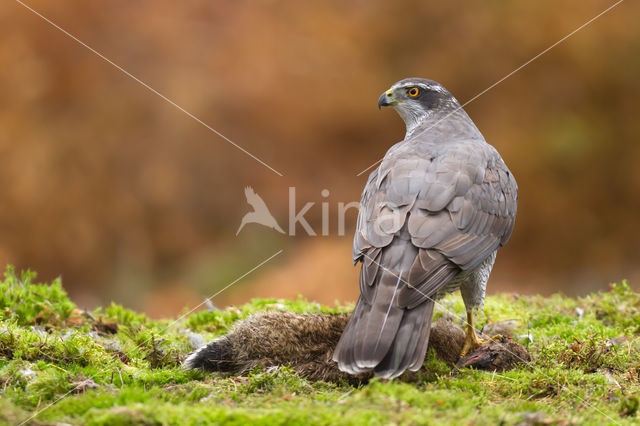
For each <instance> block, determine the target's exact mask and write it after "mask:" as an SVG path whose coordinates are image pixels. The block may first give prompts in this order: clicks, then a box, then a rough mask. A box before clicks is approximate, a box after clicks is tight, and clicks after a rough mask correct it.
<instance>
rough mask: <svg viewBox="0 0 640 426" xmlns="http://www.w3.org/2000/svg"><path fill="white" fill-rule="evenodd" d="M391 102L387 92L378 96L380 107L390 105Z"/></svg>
mask: <svg viewBox="0 0 640 426" xmlns="http://www.w3.org/2000/svg"><path fill="white" fill-rule="evenodd" d="M388 105H390V104H389V98H388V97H387V93H386V92H385V93H383V94H382V95H380V97H379V98H378V109H381V108H382V107H383V106H388Z"/></svg>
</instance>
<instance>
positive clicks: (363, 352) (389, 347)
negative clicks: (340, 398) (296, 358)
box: [333, 271, 434, 379]
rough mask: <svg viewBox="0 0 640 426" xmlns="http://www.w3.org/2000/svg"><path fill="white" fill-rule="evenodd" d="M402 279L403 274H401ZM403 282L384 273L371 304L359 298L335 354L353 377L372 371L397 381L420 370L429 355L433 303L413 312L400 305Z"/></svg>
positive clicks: (427, 302) (416, 308) (339, 364)
mask: <svg viewBox="0 0 640 426" xmlns="http://www.w3.org/2000/svg"><path fill="white" fill-rule="evenodd" d="M400 276H401V275H400ZM400 283H401V280H400V279H398V276H397V275H395V274H391V273H389V272H386V271H385V272H383V273H382V274H381V277H380V281H379V282H378V283H377V287H376V294H375V296H374V299H373V301H372V303H371V304H369V303H368V301H367V299H366V298H364V297H362V296H361V297H360V299H358V303H357V304H356V308H355V310H354V313H353V315H352V317H351V320H350V321H349V323H348V325H347V327H346V328H345V330H344V332H343V334H342V336H341V338H340V342H339V343H338V346H337V347H336V349H335V351H334V353H333V360H334V361H336V362H338V367H339V368H340V370H342V371H345V372H348V373H350V374H358V373H363V372H366V371H373V372H374V373H375V375H376V376H379V377H383V378H389V379H391V378H395V377H398V376H399V375H401V374H402V373H403V372H404V371H406V370H412V371H416V370H418V369H419V368H420V366H421V365H422V363H423V361H424V357H425V354H426V352H427V346H428V341H429V331H430V329H431V319H432V317H433V307H434V302H433V301H432V300H427V301H425V302H424V303H422V304H421V305H418V306H416V307H414V308H412V309H408V308H401V307H399V306H398V304H397V294H398V288H399V284H400Z"/></svg>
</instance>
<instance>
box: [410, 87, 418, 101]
mask: <svg viewBox="0 0 640 426" xmlns="http://www.w3.org/2000/svg"><path fill="white" fill-rule="evenodd" d="M407 93H408V94H409V96H411V97H412V98H415V97H416V96H418V93H420V91H419V90H418V88H417V87H412V88H411V89H409V90H407Z"/></svg>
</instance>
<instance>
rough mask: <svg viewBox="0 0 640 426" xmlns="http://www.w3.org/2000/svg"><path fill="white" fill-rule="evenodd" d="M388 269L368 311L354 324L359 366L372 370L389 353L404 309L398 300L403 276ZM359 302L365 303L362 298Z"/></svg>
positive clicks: (357, 363)
mask: <svg viewBox="0 0 640 426" xmlns="http://www.w3.org/2000/svg"><path fill="white" fill-rule="evenodd" d="M401 276H402V273H400V274H398V275H397V276H396V275H394V274H391V273H389V272H387V271H385V272H384V273H383V274H382V276H381V278H380V281H379V282H378V284H377V288H376V294H375V298H374V300H373V304H372V305H371V308H370V310H369V312H368V313H367V314H366V315H363V317H362V319H361V323H360V324H359V325H358V327H355V330H356V331H355V333H356V347H355V353H354V356H355V358H356V365H357V366H358V367H359V368H361V369H362V368H365V369H371V368H373V367H375V366H376V365H378V364H379V363H380V361H382V359H383V358H384V357H385V356H386V354H387V352H389V348H390V347H391V345H392V343H393V340H394V337H395V335H396V333H397V332H398V327H400V322H401V321H402V317H403V312H404V309H402V308H400V307H399V306H398V304H397V303H396V297H397V296H396V295H397V294H398V289H399V288H400V286H401V284H402V279H401V278H400V277H401ZM359 303H366V302H365V301H364V300H361V301H360V302H359Z"/></svg>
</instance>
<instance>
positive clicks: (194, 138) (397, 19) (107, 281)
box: [0, 0, 640, 315]
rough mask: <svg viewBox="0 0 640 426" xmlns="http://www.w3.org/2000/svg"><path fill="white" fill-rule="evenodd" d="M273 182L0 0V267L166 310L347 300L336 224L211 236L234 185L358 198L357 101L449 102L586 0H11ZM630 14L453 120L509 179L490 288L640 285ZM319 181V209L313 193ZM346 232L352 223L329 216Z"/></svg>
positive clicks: (634, 49)
mask: <svg viewBox="0 0 640 426" xmlns="http://www.w3.org/2000/svg"><path fill="white" fill-rule="evenodd" d="M27 4H28V5H29V6H30V7H32V8H34V9H35V10H37V11H38V12H39V13H42V14H43V15H44V16H46V17H47V18H48V19H50V20H51V21H52V22H54V23H55V24H57V25H59V26H60V27H62V28H64V29H65V30H67V31H69V33H71V34H73V35H74V36H76V37H78V39H80V40H82V42H84V43H86V44H87V45H89V46H91V47H92V48H94V49H96V50H97V51H99V52H100V53H102V54H103V55H104V56H105V57H107V58H109V59H110V60H112V61H113V62H114V63H115V64H117V65H119V66H121V67H122V68H123V69H124V70H126V71H127V72H129V73H131V74H132V75H134V76H136V77H137V78H139V79H140V80H141V81H144V82H145V83H146V84H148V85H149V86H150V87H152V88H153V89H155V90H157V91H158V92H160V93H162V94H163V95H165V96H166V97H168V98H170V99H171V100H172V101H173V102H175V103H176V104H177V105H179V106H181V107H182V108H184V109H185V110H187V111H189V112H190V113H192V114H193V115H194V116H196V117H198V118H199V119H201V120H202V121H203V122H204V123H207V124H208V125H210V126H211V127H213V128H215V129H216V130H218V131H220V132H221V133H223V134H224V135H225V136H227V137H228V138H230V139H231V140H233V141H234V142H235V143H237V144H238V145H240V146H242V147H243V148H244V149H246V150H248V151H249V152H251V153H252V154H254V155H256V156H257V157H259V158H260V159H262V160H263V161H264V162H266V163H267V164H268V165H269V166H271V167H273V168H274V169H276V170H278V171H279V172H281V173H282V174H284V176H282V177H280V176H278V175H277V174H275V173H273V172H272V171H271V170H269V169H268V168H266V167H264V166H263V165H261V164H259V163H258V162H257V161H255V160H254V159H252V158H250V157H249V156H247V155H246V154H244V153H243V152H241V151H240V150H238V149H237V148H235V147H234V146H232V145H231V144H230V143H228V142H226V141H225V140H223V139H221V138H220V137H219V136H217V135H215V134H214V133H212V132H211V131H209V130H208V129H207V128H205V127H204V126H203V125H201V124H200V123H198V122H196V121H195V120H193V119H192V118H190V117H188V116H187V115H186V114H185V113H184V112H182V111H180V110H179V109H177V108H176V107H174V106H172V105H170V104H169V103H167V102H166V101H165V100H163V99H162V98H160V97H159V96H158V95H157V94H155V93H152V92H151V91H150V90H148V89H147V88H145V87H143V86H142V85H141V84H140V83H138V82H136V81H134V80H133V79H132V78H130V77H129V76H127V75H125V74H124V73H123V72H122V71H120V70H118V69H116V68H115V67H114V66H113V65H111V64H109V63H107V62H106V61H105V60H103V59H101V58H100V57H98V56H97V55H96V54H94V53H92V52H91V51H89V50H88V49H87V48H85V47H83V46H81V45H80V44H78V43H77V42H76V41H74V40H72V39H71V38H69V37H68V36H66V35H65V34H63V33H62V32H61V31H59V30H58V29H56V28H54V27H53V26H52V25H50V24H49V23H47V22H45V21H44V20H43V19H41V18H40V17H38V16H36V15H35V14H34V13H33V12H31V11H29V10H28V9H26V8H25V7H23V6H22V5H20V4H19V3H12V2H7V3H5V4H3V5H2V6H1V8H0V34H1V37H0V58H1V59H2V64H3V66H2V67H0V94H1V96H0V154H1V157H0V158H1V161H2V166H1V167H0V188H2V189H1V191H0V264H6V263H11V264H14V265H16V266H17V267H19V268H23V267H30V268H33V269H35V270H37V271H38V272H39V274H40V277H41V278H42V279H50V278H52V277H55V276H58V275H61V276H62V277H63V282H64V285H65V287H66V288H67V289H68V290H69V291H70V293H71V295H72V297H73V298H75V300H78V301H79V303H83V304H86V305H87V306H92V305H95V304H98V303H105V302H107V301H109V300H111V299H114V300H116V301H118V302H121V303H124V304H125V305H127V306H131V307H136V308H141V309H145V310H147V311H148V312H151V313H152V314H153V315H162V314H167V315H168V314H171V313H173V312H176V311H178V310H179V309H180V308H181V307H182V306H185V305H193V304H194V303H196V302H198V301H200V300H202V298H203V297H204V296H205V295H210V294H212V293H214V292H215V291H217V290H219V289H221V288H223V287H224V286H226V285H227V284H229V283H230V282H232V281H233V280H234V279H236V278H237V277H238V276H240V275H242V274H244V273H245V272H246V271H248V270H250V269H251V268H253V267H254V266H255V265H257V264H259V263H260V262H261V261H262V260H264V259H266V258H268V257H269V256H271V255H272V254H273V253H275V252H277V251H278V250H279V249H284V251H283V252H282V254H281V255H279V256H278V257H277V258H275V259H274V260H273V261H271V262H269V263H268V264H267V265H265V266H264V267H262V268H260V269H258V270H256V271H254V272H252V274H251V275H249V276H247V277H246V278H244V279H243V280H242V281H241V282H239V283H238V284H237V285H235V286H234V287H233V288H230V289H229V290H227V291H226V292H224V293H223V294H221V295H220V296H219V298H218V299H217V300H218V302H216V300H214V303H219V304H220V305H224V304H227V303H231V302H234V303H239V302H241V301H243V300H246V299H247V298H249V297H251V296H254V295H255V296H270V295H272V296H286V297H292V296H294V295H295V294H298V293H299V294H302V295H304V296H306V297H309V298H312V299H317V300H319V301H322V302H325V303H330V302H332V301H333V300H342V301H345V300H353V299H354V298H355V296H356V295H357V270H354V269H353V268H352V266H351V264H350V262H351V259H350V258H351V253H350V247H351V233H352V231H348V232H347V235H346V236H342V237H341V236H338V235H335V232H333V231H335V223H334V222H332V223H331V226H332V228H331V229H332V230H333V231H332V234H331V235H330V236H327V237H323V236H318V237H309V236H306V234H305V233H304V232H302V231H301V230H299V232H298V235H297V236H296V237H289V236H283V235H280V234H277V233H276V232H274V231H272V230H268V229H266V228H265V229H263V228H260V227H259V226H258V225H253V226H248V227H247V228H245V229H244V230H243V231H242V232H241V233H240V235H239V236H237V237H236V236H235V232H236V230H237V227H238V225H239V223H240V219H241V217H242V215H243V214H244V213H246V212H247V211H249V207H248V206H247V204H246V201H245V198H244V194H243V190H244V187H245V186H248V185H250V186H253V187H254V189H255V190H256V192H257V193H259V194H260V195H261V196H262V197H263V198H264V200H265V202H267V204H268V205H269V208H270V209H271V211H272V213H273V214H274V216H275V217H277V218H278V219H279V221H281V223H283V224H286V222H287V215H288V208H289V207H288V188H289V187H291V186H293V187H296V191H297V197H298V200H299V203H300V204H304V203H306V202H308V201H311V202H315V203H316V205H315V206H314V208H313V209H311V210H310V211H309V213H308V214H307V216H306V217H307V219H308V221H309V222H310V223H312V224H313V225H314V226H315V227H316V228H319V227H320V220H321V219H320V216H321V209H320V207H319V203H321V202H327V203H329V206H330V207H329V208H330V210H331V212H332V213H335V211H336V206H337V203H338V202H340V201H342V202H350V201H354V200H358V199H359V196H360V192H361V189H362V187H363V185H364V183H365V180H366V175H367V173H365V174H363V175H361V176H357V174H358V173H359V172H361V171H362V170H363V169H365V168H367V167H368V166H370V165H371V164H372V163H374V162H375V161H376V160H378V159H379V158H380V157H381V156H382V155H383V154H384V152H385V151H386V149H387V148H388V147H389V146H391V145H392V144H393V143H394V142H397V141H399V140H400V139H401V138H402V136H403V133H404V129H403V124H402V122H401V121H400V119H399V118H398V117H397V116H396V115H395V114H394V113H393V112H392V111H390V110H384V111H378V110H377V108H376V100H377V98H378V95H379V94H380V93H381V92H382V91H384V90H386V89H387V88H388V87H389V86H390V85H391V84H392V83H393V82H395V81H397V80H399V79H401V78H404V77H408V76H421V77H427V78H431V79H434V80H437V81H439V82H441V83H442V84H444V85H445V86H446V87H447V88H448V89H449V90H450V91H451V92H452V93H453V94H454V95H455V96H456V97H457V98H458V99H459V100H460V101H461V102H463V103H464V102H465V101H467V100H469V99H472V98H473V97H474V96H475V95H477V94H478V93H480V92H482V91H483V90H484V89H486V88H487V87H489V86H491V85H492V84H493V83H495V82H496V81H498V80H500V79H501V78H502V77H504V76H506V75H507V74H509V73H510V72H511V71H513V70H515V69H516V68H517V67H518V66H520V65H521V64H523V63H525V62H526V61H528V60H529V59H531V58H532V57H534V56H535V55H536V54H538V53H539V52H541V51H542V50H544V49H545V48H547V47H549V46H550V45H552V44H553V43H555V42H556V41H558V40H560V39H561V38H562V37H564V36H565V35H567V34H568V33H570V32H571V31H573V30H574V29H576V28H577V27H579V26H580V25H582V24H583V23H585V22H586V21H588V20H589V19H590V18H592V17H593V16H595V15H596V14H598V13H599V12H601V11H602V10H604V9H605V8H607V7H608V6H610V5H611V4H613V2H610V1H577V0H576V1H573V0H572V1H565V0H562V1H551V0H543V1H539V2H501V1H492V2H486V1H473V2H463V1H452V2H427V1H417V0H416V1H410V0H407V1H398V2H385V1H381V0H376V1H362V0H360V1H307V2H293V1H284V2H278V1H256V2H245V1H209V2H207V1H199V0H196V1H191V2H171V1H154V2H151V1H140V2H126V1H121V0H118V1H111V2H106V3H105V2H81V1H71V2H63V3H60V2H55V3H51V2H45V1H42V0H38V1H30V2H28V3H27ZM639 77H640V4H638V3H637V2H632V1H627V2H623V3H622V4H620V5H619V6H618V7H616V8H615V9H613V10H612V11H610V12H609V13H607V14H605V15H604V16H602V17H601V18H599V19H598V20H596V21H594V22H593V23H591V24H590V25H589V26H587V27H586V28H584V29H583V30H581V31H579V32H578V33H576V34H575V35H573V36H572V37H570V38H568V39H567V40H566V41H564V42H563V43H561V44H560V45H558V46H556V47H555V48H554V49H552V50H551V51H549V52H548V53H546V54H545V55H543V56H542V57H540V58H539V59H537V60H536V61H534V62H532V63H531V64H529V65H528V66H526V67H525V68H523V69H522V70H520V71H519V72H517V73H516V74H514V75H513V76H511V77H510V78H508V79H507V80H505V81H504V82H502V83H501V84H499V85H497V86H496V87H494V88H493V89H491V90H490V91H488V92H487V93H485V94H483V95H482V96H480V97H479V98H478V99H476V100H475V101H474V102H472V103H470V104H469V105H468V106H467V107H466V108H465V109H466V110H467V111H468V112H469V114H470V115H471V117H472V118H473V119H474V121H475V122H476V124H477V125H478V127H479V128H480V130H481V131H482V132H483V134H484V135H485V137H486V139H487V141H488V142H489V143H491V144H492V145H494V146H495V147H496V148H497V149H498V150H499V151H500V152H501V153H502V155H503V157H504V159H505V161H506V162H507V164H508V165H509V166H510V168H511V170H512V171H513V172H514V174H515V176H516V178H517V179H518V182H519V186H520V202H519V214H518V219H517V223H516V229H515V232H514V234H513V237H512V240H511V241H510V243H509V245H508V246H507V248H505V249H503V250H502V251H501V253H500V256H499V258H498V259H499V260H498V264H497V266H496V270H495V273H494V276H493V281H492V283H491V284H490V286H489V288H490V290H508V291H516V292H521V293H532V292H550V291H556V290H563V291H565V292H567V293H574V294H575V293H578V294H580V293H584V292H587V291H590V290H593V289H596V288H604V287H606V285H607V284H608V283H609V282H610V281H616V280H620V279H622V278H629V279H630V280H631V284H632V285H638V283H640V254H639V250H638V241H639V238H638V237H640V230H639V225H638V211H639V210H640V167H639V164H638V163H639V162H640V143H639V142H640V141H639V140H638V139H639V135H640V119H639V117H640V99H639V98H640V78H639ZM323 189H327V190H329V191H330V196H329V197H322V196H321V191H322V190H323ZM347 219H348V221H347V224H348V226H349V227H350V228H349V229H353V225H354V222H355V214H351V215H349V216H348V217H347Z"/></svg>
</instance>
